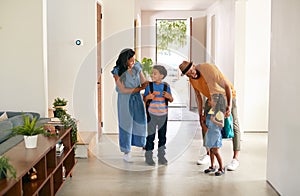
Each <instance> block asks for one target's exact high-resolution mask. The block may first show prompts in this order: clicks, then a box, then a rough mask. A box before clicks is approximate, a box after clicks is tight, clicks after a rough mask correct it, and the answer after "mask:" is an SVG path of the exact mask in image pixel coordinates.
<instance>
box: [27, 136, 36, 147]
mask: <svg viewBox="0 0 300 196" xmlns="http://www.w3.org/2000/svg"><path fill="white" fill-rule="evenodd" d="M37 139H38V135H33V136H27V135H24V142H25V148H36V147H37Z"/></svg>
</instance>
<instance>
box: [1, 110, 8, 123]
mask: <svg viewBox="0 0 300 196" xmlns="http://www.w3.org/2000/svg"><path fill="white" fill-rule="evenodd" d="M4 120H7V114H6V112H4V113H3V114H2V115H1V116H0V121H4Z"/></svg>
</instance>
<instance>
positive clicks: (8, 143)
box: [0, 111, 49, 155]
mask: <svg viewBox="0 0 300 196" xmlns="http://www.w3.org/2000/svg"><path fill="white" fill-rule="evenodd" d="M3 113H4V112H1V111H0V116H1V115H2V114H3ZM6 114H7V117H8V119H6V120H2V121H0V155H2V154H3V153H5V152H6V151H8V150H9V149H11V148H12V147H14V146H15V145H17V144H18V143H20V142H21V141H22V140H23V136H22V135H16V136H13V132H12V129H13V127H15V126H20V125H23V116H24V115H25V116H30V117H31V118H33V117H37V119H38V122H37V126H42V125H43V124H45V123H47V122H48V121H49V119H48V118H40V114H39V113H36V112H13V111H6Z"/></svg>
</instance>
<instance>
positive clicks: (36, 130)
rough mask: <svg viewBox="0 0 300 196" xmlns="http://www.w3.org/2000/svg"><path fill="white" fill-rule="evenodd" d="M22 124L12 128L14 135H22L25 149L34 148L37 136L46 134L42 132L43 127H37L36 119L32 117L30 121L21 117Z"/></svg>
mask: <svg viewBox="0 0 300 196" xmlns="http://www.w3.org/2000/svg"><path fill="white" fill-rule="evenodd" d="M23 119H24V124H23V125H21V126H17V127H14V128H13V132H14V134H15V135H24V141H25V147H26V148H36V147H37V138H38V135H39V134H45V135H47V134H48V133H47V132H46V131H45V130H44V128H43V126H40V127H37V126H36V123H37V118H36V117H34V118H33V119H32V120H31V119H30V116H23Z"/></svg>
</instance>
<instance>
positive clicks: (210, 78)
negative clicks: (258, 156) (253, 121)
mask: <svg viewBox="0 0 300 196" xmlns="http://www.w3.org/2000/svg"><path fill="white" fill-rule="evenodd" d="M179 69H180V70H181V72H182V75H186V76H187V77H189V81H190V83H191V85H192V86H193V88H194V90H195V94H196V98H197V104H198V111H199V117H200V119H205V117H204V114H203V108H202V106H203V103H202V96H201V94H202V95H204V96H205V97H206V98H207V99H210V96H211V95H212V94H220V93H221V94H223V95H224V96H225V97H226V101H227V107H226V113H225V116H226V117H228V116H229V115H230V113H231V114H232V117H233V130H234V138H233V139H232V142H233V159H232V161H231V163H230V164H229V165H228V166H227V170H230V171H233V170H235V169H236V168H237V167H238V166H239V161H238V153H239V151H240V129H239V123H238V119H237V108H236V91H235V89H234V87H233V85H232V84H231V82H230V81H229V80H228V79H227V78H226V77H225V76H224V75H223V74H222V73H221V71H220V70H219V69H218V68H217V66H216V65H213V64H208V63H203V64H199V65H194V64H193V62H188V61H183V62H182V63H181V64H180V65H179ZM200 125H201V127H202V124H201V123H200ZM204 135H205V130H204V129H203V127H202V136H203V138H204ZM209 160H210V159H209V151H208V150H207V154H206V155H204V156H203V157H202V158H201V159H200V160H198V161H197V164H199V165H202V164H207V163H208V162H209Z"/></svg>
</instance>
